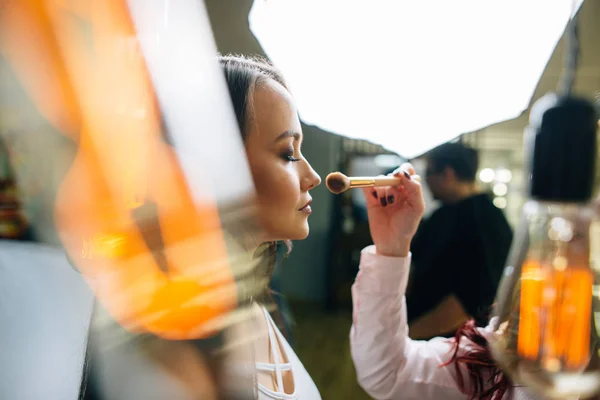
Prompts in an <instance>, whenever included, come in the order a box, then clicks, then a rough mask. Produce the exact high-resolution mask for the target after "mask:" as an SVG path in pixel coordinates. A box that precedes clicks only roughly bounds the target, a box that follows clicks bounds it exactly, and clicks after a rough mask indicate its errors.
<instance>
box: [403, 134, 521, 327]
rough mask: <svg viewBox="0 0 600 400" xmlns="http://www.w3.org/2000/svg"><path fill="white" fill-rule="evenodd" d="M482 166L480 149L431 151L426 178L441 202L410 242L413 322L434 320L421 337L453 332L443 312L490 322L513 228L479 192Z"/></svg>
mask: <svg viewBox="0 0 600 400" xmlns="http://www.w3.org/2000/svg"><path fill="white" fill-rule="evenodd" d="M477 168H478V154H477V151H476V150H474V149H472V148H470V147H467V146H465V145H462V144H460V143H446V144H444V145H441V146H439V147H438V148H436V149H434V150H432V151H431V152H430V153H429V154H428V155H427V171H426V182H427V185H428V187H429V189H430V191H431V193H432V195H433V197H434V198H435V199H436V200H440V201H441V203H442V205H441V206H440V207H439V208H438V209H437V210H435V211H434V212H433V214H432V215H431V216H430V217H429V218H428V219H427V220H424V221H423V222H422V223H421V225H420V227H419V230H418V232H417V234H416V235H415V237H414V239H413V242H412V246H411V252H412V262H413V265H412V268H411V276H410V283H409V288H408V292H407V300H406V302H407V310H408V321H409V324H411V327H412V325H414V326H415V328H416V326H417V321H419V319H421V321H420V322H422V321H423V318H426V317H427V316H428V314H429V317H430V319H433V321H431V322H430V323H429V324H426V325H428V326H430V327H433V329H431V331H430V332H427V329H425V332H419V335H420V336H421V337H420V338H427V337H432V336H437V335H444V334H446V335H449V334H452V333H453V332H452V331H447V330H446V331H443V329H447V327H446V328H444V327H443V326H444V324H443V323H442V322H439V321H438V322H436V321H435V319H436V318H439V316H445V317H444V318H451V317H452V316H451V315H449V314H459V315H460V314H462V315H463V316H464V317H463V319H466V318H467V317H471V318H474V319H475V321H476V322H477V324H478V326H486V324H487V322H488V316H489V314H490V312H491V306H492V303H493V301H494V296H495V293H496V289H497V286H498V284H499V283H500V277H501V275H502V271H503V268H504V266H505V265H504V263H505V261H506V257H507V255H508V251H509V247H510V244H511V241H512V230H511V227H510V225H509V224H508V221H507V220H506V217H505V216H504V214H503V213H502V211H501V210H499V209H498V208H497V207H495V206H494V204H493V203H492V201H491V199H490V197H489V196H488V195H487V194H485V193H480V192H478V191H477V188H476V184H475V175H476V173H477ZM449 303H450V304H454V306H448V304H449ZM446 306H447V307H446ZM457 307H458V308H459V310H458V311H456V309H457ZM444 308H446V310H444ZM433 310H436V312H432V311H433ZM436 315H437V316H438V317H436ZM459 319H460V318H459ZM456 322H457V324H458V323H459V322H461V321H456ZM463 322H464V321H463ZM421 325H422V324H421ZM457 327H458V325H457V326H454V327H453V328H457ZM436 329H437V330H442V331H437V332H436V331H435V330H436ZM417 330H419V331H423V329H414V331H415V332H417Z"/></svg>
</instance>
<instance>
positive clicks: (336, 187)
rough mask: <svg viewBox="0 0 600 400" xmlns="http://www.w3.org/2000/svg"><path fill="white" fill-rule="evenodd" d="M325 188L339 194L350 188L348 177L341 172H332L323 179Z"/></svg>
mask: <svg viewBox="0 0 600 400" xmlns="http://www.w3.org/2000/svg"><path fill="white" fill-rule="evenodd" d="M325 185H327V189H329V191H330V192H331V193H333V194H340V193H342V192H344V191H346V190H348V189H349V188H350V179H348V177H347V176H346V175H344V174H342V173H341V172H332V173H330V174H329V175H327V178H326V179H325Z"/></svg>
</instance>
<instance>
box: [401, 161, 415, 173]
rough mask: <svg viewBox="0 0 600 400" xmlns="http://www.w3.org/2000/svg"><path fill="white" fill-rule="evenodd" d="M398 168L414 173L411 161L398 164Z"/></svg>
mask: <svg viewBox="0 0 600 400" xmlns="http://www.w3.org/2000/svg"><path fill="white" fill-rule="evenodd" d="M400 169H401V170H403V171H406V172H408V173H409V174H410V175H414V174H415V167H413V165H412V164H411V163H404V164H402V165H401V166H400Z"/></svg>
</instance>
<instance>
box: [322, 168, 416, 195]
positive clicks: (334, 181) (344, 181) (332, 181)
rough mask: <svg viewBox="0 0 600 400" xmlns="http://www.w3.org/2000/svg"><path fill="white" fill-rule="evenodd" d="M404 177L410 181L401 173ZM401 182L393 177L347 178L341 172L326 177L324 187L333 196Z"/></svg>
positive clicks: (405, 173)
mask: <svg viewBox="0 0 600 400" xmlns="http://www.w3.org/2000/svg"><path fill="white" fill-rule="evenodd" d="M402 172H403V173H404V176H406V177H407V178H409V179H410V175H409V174H408V172H406V171H402ZM401 182H402V178H398V177H393V176H370V177H367V176H362V177H347V176H346V175H344V174H342V173H341V172H332V173H330V174H329V175H327V178H326V179H325V185H327V189H329V191H330V192H331V193H333V194H340V193H342V192H345V191H346V190H348V189H353V188H364V187H377V186H398V185H400V183H401Z"/></svg>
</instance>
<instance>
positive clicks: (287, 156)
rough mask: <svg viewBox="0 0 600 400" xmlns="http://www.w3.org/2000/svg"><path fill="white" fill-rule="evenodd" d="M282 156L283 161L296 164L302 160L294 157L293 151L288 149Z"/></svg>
mask: <svg viewBox="0 0 600 400" xmlns="http://www.w3.org/2000/svg"><path fill="white" fill-rule="evenodd" d="M282 156H283V159H284V160H286V161H290V162H298V161H300V160H302V159H301V158H296V157H294V150H293V149H290V150H289V151H287V152H286V153H285V154H282Z"/></svg>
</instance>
